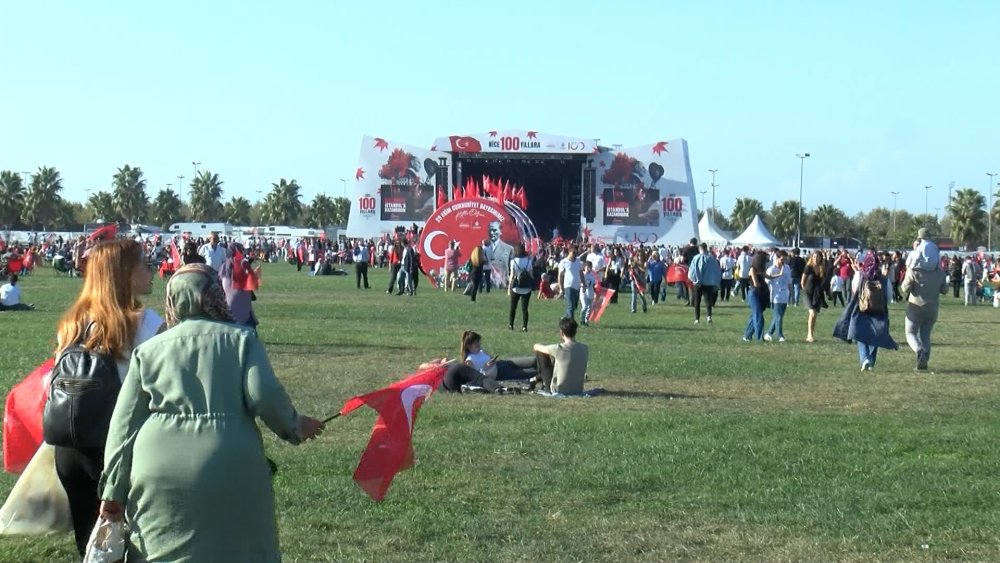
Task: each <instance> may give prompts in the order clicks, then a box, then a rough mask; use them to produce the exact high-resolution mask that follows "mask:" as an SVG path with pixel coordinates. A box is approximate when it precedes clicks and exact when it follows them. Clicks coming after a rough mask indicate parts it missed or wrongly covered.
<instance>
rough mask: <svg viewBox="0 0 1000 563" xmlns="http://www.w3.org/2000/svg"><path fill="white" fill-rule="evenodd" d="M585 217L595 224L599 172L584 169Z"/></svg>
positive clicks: (592, 169)
mask: <svg viewBox="0 0 1000 563" xmlns="http://www.w3.org/2000/svg"><path fill="white" fill-rule="evenodd" d="M583 217H584V219H586V220H587V222H588V223H593V222H594V218H595V217H597V170H596V169H594V168H584V169H583Z"/></svg>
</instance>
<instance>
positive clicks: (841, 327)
mask: <svg viewBox="0 0 1000 563" xmlns="http://www.w3.org/2000/svg"><path fill="white" fill-rule="evenodd" d="M851 267H852V268H853V270H854V272H855V275H854V277H853V281H852V282H851V285H852V287H851V299H850V300H849V301H848V302H847V307H845V308H844V313H843V314H842V315H841V316H840V320H838V321H837V324H836V326H834V327H833V335H834V336H835V337H837V338H839V339H841V340H844V341H847V342H852V341H853V342H857V343H858V359H859V361H860V362H861V371H872V370H874V369H875V362H876V360H878V349H879V348H888V349H890V350H896V349H898V348H899V346H898V345H897V344H896V341H895V340H893V339H892V336H891V335H890V334H889V307H888V305H887V304H888V303H889V301H890V300H891V299H890V298H891V297H892V296H891V295H890V293H889V286H888V283H887V282H886V279H885V276H883V275H882V272H881V269H880V268H879V260H878V254H877V253H876V252H875V249H874V248H869V249H868V253H867V254H866V255H865V257H864V259H863V260H862V261H861V263H860V264H858V261H857V260H856V259H854V260H852V261H851ZM869 282H876V283H875V284H874V285H869V286H868V289H864V288H865V284H869ZM876 286H877V288H876ZM864 291H881V292H882V295H881V296H880V297H881V299H880V300H881V306H880V307H879V308H875V309H873V308H869V310H868V311H864V312H863V311H861V307H859V302H860V301H861V300H862V298H863V297H864V296H863V295H862V293H863V292H864ZM878 299H879V296H875V297H873V298H872V300H873V301H874V300H878Z"/></svg>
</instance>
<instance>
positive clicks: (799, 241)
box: [795, 153, 809, 247]
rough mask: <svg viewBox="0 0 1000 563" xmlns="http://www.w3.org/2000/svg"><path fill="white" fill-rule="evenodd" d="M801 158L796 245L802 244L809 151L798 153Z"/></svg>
mask: <svg viewBox="0 0 1000 563" xmlns="http://www.w3.org/2000/svg"><path fill="white" fill-rule="evenodd" d="M795 156H797V157H798V158H799V218H798V220H797V221H796V223H797V224H796V226H795V246H796V247H801V246H802V180H803V178H805V171H806V159H807V158H809V153H803V154H796V155H795Z"/></svg>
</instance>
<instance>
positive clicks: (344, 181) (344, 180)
mask: <svg viewBox="0 0 1000 563" xmlns="http://www.w3.org/2000/svg"><path fill="white" fill-rule="evenodd" d="M340 181H341V182H343V183H344V197H347V179H346V178H341V179H340Z"/></svg>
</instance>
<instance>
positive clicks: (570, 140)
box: [434, 129, 597, 154]
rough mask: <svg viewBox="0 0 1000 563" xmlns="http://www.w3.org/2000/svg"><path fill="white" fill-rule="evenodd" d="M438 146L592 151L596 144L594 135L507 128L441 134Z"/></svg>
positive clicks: (493, 150)
mask: <svg viewBox="0 0 1000 563" xmlns="http://www.w3.org/2000/svg"><path fill="white" fill-rule="evenodd" d="M434 148H435V149H437V150H446V151H451V152H453V153H456V154H462V153H466V154H468V153H498V152H500V153H504V152H506V153H541V154H590V153H592V152H594V149H596V148H597V143H596V142H595V141H594V139H582V138H578V137H562V136H560V135H547V134H545V133H539V132H538V131H525V130H521V129H507V130H504V131H489V132H486V133H478V134H475V135H452V136H450V137H439V138H438V139H437V140H436V141H435V142H434Z"/></svg>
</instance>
